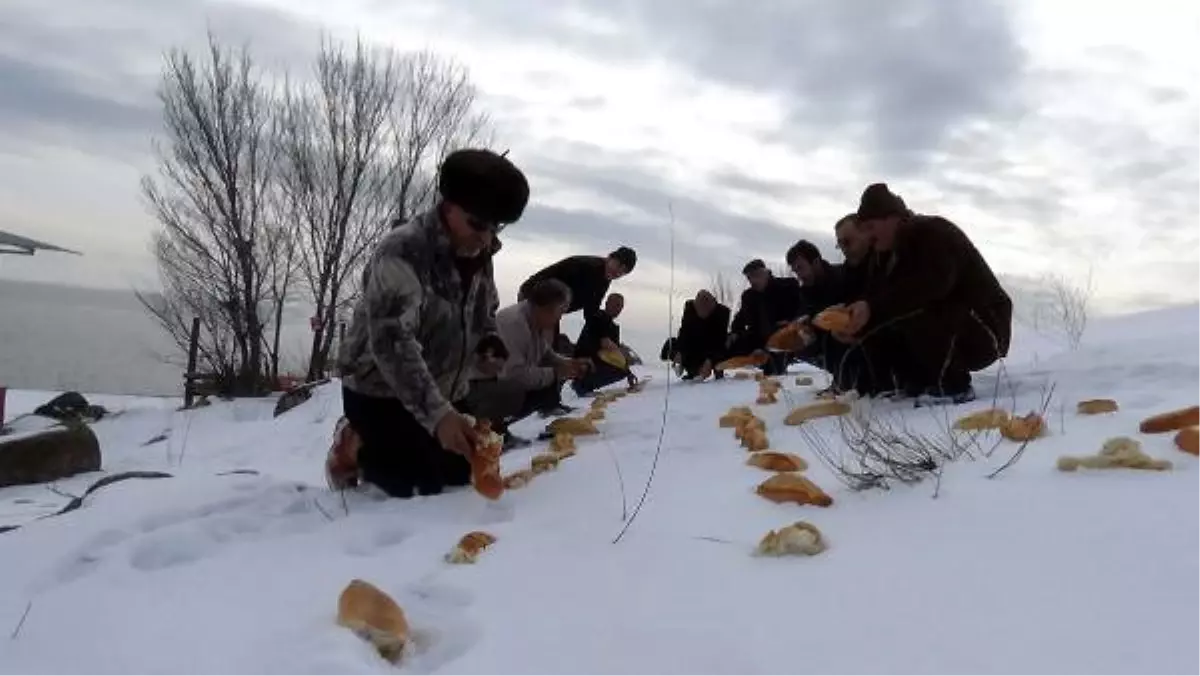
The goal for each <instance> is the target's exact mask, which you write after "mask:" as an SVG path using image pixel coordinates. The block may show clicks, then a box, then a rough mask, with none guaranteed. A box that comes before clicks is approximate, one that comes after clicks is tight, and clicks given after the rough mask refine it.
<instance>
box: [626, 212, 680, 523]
mask: <svg viewBox="0 0 1200 676" xmlns="http://www.w3.org/2000/svg"><path fill="white" fill-rule="evenodd" d="M667 213H668V214H670V216H671V222H670V231H669V232H670V237H671V284H670V287H669V289H668V291H667V339H668V340H669V339H670V338H671V331H672V330H673V329H674V328H675V209H674V207H673V206H672V204H671V202H667ZM665 370H666V372H667V373H666V375H667V390H666V392H665V393H664V394H663V408H662V421H661V422H660V424H659V428H658V444H657V445H656V446H655V447H654V460H653V461H652V462H651V463H650V475H649V476H647V477H646V485H645V487H643V488H642V496H641V497H640V498H638V502H637V504H636V505H634V507H633V514H630V515H629V520H628V521H626V522H625V525H624V526H622V527H621V532H619V533H617V537H615V538H613V541H612V543H613V544H614V545H615V544H617V543H618V542H620V541H621V538H622V537H624V536H625V533H626V531H628V530H629V527H630V526H632V525H633V522H634V520H635V519H637V517H638V514H640V513H641V511H642V505H644V504H645V503H646V496H647V495H649V494H650V484H652V483H654V472H655V470H657V469H658V457H659V455H661V454H662V444H663V435H665V434H666V431H667V413H668V412H669V411H670V408H671V361H670V360H669V359H668V360H667V361H666V366H665ZM614 457H615V456H614Z"/></svg>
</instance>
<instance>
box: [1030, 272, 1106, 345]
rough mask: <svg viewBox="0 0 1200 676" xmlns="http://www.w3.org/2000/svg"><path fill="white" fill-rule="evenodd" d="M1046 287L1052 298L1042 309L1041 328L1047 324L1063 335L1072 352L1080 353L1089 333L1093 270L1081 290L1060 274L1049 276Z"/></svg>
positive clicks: (1045, 282)
mask: <svg viewBox="0 0 1200 676" xmlns="http://www.w3.org/2000/svg"><path fill="white" fill-rule="evenodd" d="M1044 284H1045V289H1046V290H1047V292H1048V293H1049V298H1048V300H1047V302H1046V303H1045V304H1043V305H1042V306H1040V307H1039V310H1040V311H1041V313H1042V317H1041V324H1042V325H1047V324H1048V325H1049V326H1050V327H1052V328H1053V329H1055V330H1057V331H1059V332H1060V333H1062V335H1063V337H1064V338H1065V339H1066V341H1067V345H1068V346H1070V348H1071V349H1072V350H1077V349H1079V344H1080V342H1081V341H1082V340H1083V333H1084V331H1085V330H1087V323H1088V309H1089V306H1090V305H1091V301H1092V289H1093V287H1092V270H1091V269H1090V268H1089V269H1088V274H1087V280H1086V281H1085V282H1084V284H1083V285H1082V286H1077V285H1075V284H1073V283H1071V281H1070V280H1068V279H1067V278H1066V277H1063V276H1062V275H1057V274H1051V275H1046V277H1045V280H1044Z"/></svg>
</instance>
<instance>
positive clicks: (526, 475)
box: [504, 469, 537, 490]
mask: <svg viewBox="0 0 1200 676" xmlns="http://www.w3.org/2000/svg"><path fill="white" fill-rule="evenodd" d="M535 476H537V474H535V473H534V472H533V470H532V469H519V470H517V471H515V472H513V473H512V474H509V475H508V476H506V477H504V487H505V488H506V489H508V490H512V489H514V488H523V487H525V486H528V485H529V482H530V481H533V477H535Z"/></svg>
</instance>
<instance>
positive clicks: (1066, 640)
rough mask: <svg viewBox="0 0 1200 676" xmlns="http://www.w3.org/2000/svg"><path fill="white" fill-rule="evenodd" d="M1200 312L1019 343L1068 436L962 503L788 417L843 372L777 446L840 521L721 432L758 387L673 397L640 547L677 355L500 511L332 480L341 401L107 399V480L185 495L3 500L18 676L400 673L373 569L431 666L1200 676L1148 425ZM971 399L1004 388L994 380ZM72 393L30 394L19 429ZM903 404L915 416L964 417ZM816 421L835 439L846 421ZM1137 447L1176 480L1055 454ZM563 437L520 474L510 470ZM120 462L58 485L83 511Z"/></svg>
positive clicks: (474, 501) (1181, 476) (960, 487)
mask: <svg viewBox="0 0 1200 676" xmlns="http://www.w3.org/2000/svg"><path fill="white" fill-rule="evenodd" d="M1198 320H1200V311H1198V308H1197V307H1196V306H1189V307H1185V308H1176V309H1171V310H1165V311H1158V312H1154V313H1148V314H1145V315H1142V316H1138V317H1124V318H1119V319H1112V320H1101V321H1095V322H1094V323H1093V326H1091V327H1090V328H1089V334H1088V336H1087V340H1085V344H1084V346H1083V348H1082V349H1081V350H1079V351H1077V352H1072V353H1061V354H1059V355H1057V356H1053V355H1051V354H1050V349H1051V348H1050V347H1049V346H1047V345H1046V344H1044V343H1038V342H1037V341H1035V340H1032V339H1029V340H1024V341H1022V342H1019V343H1018V344H1017V345H1015V346H1014V354H1013V358H1012V359H1010V360H1009V363H1008V364H1007V371H1008V372H1007V375H1005V376H1003V377H1001V379H1000V386H1001V390H1002V392H1003V394H1002V401H1003V403H1009V404H1011V402H1012V397H1013V396H1014V395H1015V398H1016V404H1017V406H1016V408H1017V410H1018V412H1022V413H1023V412H1026V411H1028V410H1030V409H1033V408H1036V407H1038V405H1039V402H1040V399H1041V396H1042V392H1043V389H1044V388H1045V387H1046V386H1048V385H1049V384H1050V383H1054V384H1055V385H1056V391H1055V397H1054V401H1053V403H1052V404H1051V406H1050V414H1049V416H1048V417H1049V418H1050V423H1051V427H1052V433H1051V435H1050V436H1048V437H1046V438H1043V439H1040V440H1037V441H1035V442H1033V443H1032V444H1031V445H1030V446H1029V448H1028V449H1027V451H1026V453H1025V455H1024V456H1023V458H1022V459H1021V460H1020V462H1019V463H1017V464H1016V465H1015V466H1013V467H1012V468H1011V469H1010V470H1008V471H1007V472H1005V473H1004V474H1002V475H1000V477H999V478H996V479H994V480H989V479H986V478H984V477H985V475H986V474H988V473H989V472H990V471H991V470H992V469H993V468H995V467H996V466H998V465H1000V464H1001V463H1003V462H1004V461H1005V460H1007V459H1008V457H1009V456H1010V455H1011V453H1012V451H1013V450H1015V449H1016V445H1015V444H1012V443H1011V442H1004V443H1003V444H1002V445H1001V446H1000V447H999V448H998V450H997V451H996V452H995V454H994V455H993V456H992V457H991V458H990V459H980V460H977V461H969V460H964V461H961V462H959V463H957V464H956V465H954V466H953V467H952V468H950V469H949V470H948V471H947V472H946V473H945V476H944V477H943V479H942V482H941V487H940V494H939V496H938V497H937V499H933V498H932V497H931V495H932V493H933V487H932V485H930V484H928V483H927V484H922V485H918V486H915V487H905V488H898V489H894V490H892V491H890V492H879V491H872V492H865V493H852V492H850V491H848V490H847V489H845V488H843V487H842V486H841V485H840V484H838V482H837V481H836V480H835V479H834V477H833V475H832V474H831V472H830V471H829V469H828V468H826V467H825V466H823V465H822V464H821V463H820V462H819V461H818V459H817V458H816V457H815V454H814V453H813V452H812V451H811V449H809V448H808V447H807V445H806V444H805V441H804V438H803V436H802V435H801V433H800V431H799V430H798V429H797V428H789V427H784V426H783V425H782V424H781V419H782V417H783V416H784V415H785V414H786V412H787V410H788V407H789V404H796V403H802V402H804V401H807V400H809V399H811V397H812V392H813V391H814V390H815V389H816V387H817V386H820V385H823V384H824V383H823V379H821V378H818V379H817V382H816V384H815V385H814V386H813V387H798V386H795V385H793V384H792V379H791V378H787V379H786V380H785V383H786V385H787V389H786V392H787V395H786V397H785V398H783V399H781V401H780V403H779V404H777V405H774V406H766V407H755V408H756V410H757V411H758V413H759V415H761V416H762V417H764V418H765V419H766V420H767V423H768V431H769V433H770V437H771V441H772V447H773V448H774V449H776V450H783V451H791V452H795V453H798V454H799V455H801V456H802V457H804V458H805V459H807V460H808V461H809V463H810V464H811V465H812V467H811V469H810V470H809V472H808V475H809V476H810V477H812V478H813V479H814V480H815V481H816V482H817V483H818V484H820V485H821V486H822V487H824V488H825V489H826V490H827V491H829V492H830V493H831V494H832V495H833V497H834V500H835V503H834V505H833V506H832V507H830V508H828V509H819V508H815V507H797V506H795V505H776V504H773V503H770V502H767V501H766V500H764V499H762V498H760V497H758V496H756V495H755V494H754V492H753V489H754V486H755V485H756V484H757V483H758V482H760V481H762V480H763V479H765V478H767V476H769V475H767V474H766V473H764V472H762V471H760V470H757V469H753V468H750V467H747V466H745V465H744V461H745V458H746V452H745V451H743V450H741V449H740V448H739V447H738V445H737V442H736V441H735V440H734V439H733V438H732V435H731V434H730V430H725V429H718V428H717V425H716V418H717V416H718V415H719V414H720V413H721V412H723V411H724V410H725V409H727V408H728V407H730V406H733V405H738V404H750V403H752V401H753V399H754V395H755V385H754V383H753V382H747V381H733V380H726V381H724V382H721V383H708V384H702V385H683V384H674V385H672V387H671V388H670V397H669V415H668V416H667V424H666V429H665V435H664V436H665V438H664V440H663V445H662V452H661V457H660V460H659V464H658V468H657V474H656V477H655V480H654V482H653V484H652V486H651V488H650V492H649V497H648V498H647V500H646V504H645V507H644V508H643V510H642V512H641V515H640V516H639V517H638V519H637V520H636V521H635V522H634V524H633V525H632V527H631V528H630V530H629V531H628V533H627V534H626V535H625V537H624V538H623V539H622V540H621V542H620V543H619V544H616V545H613V544H611V541H612V539H613V538H614V536H615V535H616V534H617V532H618V531H619V530H620V529H621V526H622V511H623V506H622V503H623V502H625V503H627V506H628V508H629V509H632V507H633V505H634V504H635V503H636V502H637V499H638V497H639V495H640V494H641V492H642V489H643V487H644V486H645V484H646V478H647V475H648V473H649V470H650V466H651V462H652V460H653V457H654V451H655V447H656V443H657V439H658V435H659V430H660V421H661V419H662V410H663V402H664V394H665V393H666V392H667V389H666V383H665V380H664V375H663V373H662V371H661V369H658V370H657V371H656V375H655V378H654V380H653V381H652V382H651V384H650V386H649V387H648V388H647V390H646V391H645V392H644V393H642V394H639V395H636V396H632V397H629V398H626V399H624V400H622V401H619V402H617V403H615V404H613V405H612V406H611V407H610V408H609V413H608V419H607V420H605V421H603V422H602V423H600V425H601V428H602V431H603V434H602V435H601V436H600V437H592V438H581V439H580V440H579V453H578V455H577V456H576V457H574V458H572V459H569V460H567V461H565V462H564V463H563V464H562V465H561V467H560V468H559V469H558V470H557V471H555V472H552V473H550V474H546V475H543V476H541V477H538V478H537V479H536V480H535V481H534V482H533V484H531V485H530V486H528V487H526V488H524V489H521V490H517V491H511V492H509V493H507V494H506V495H505V496H504V497H503V498H502V499H501V500H500V501H498V502H497V503H488V502H487V501H485V500H483V499H482V498H481V497H479V496H478V495H476V494H475V493H474V492H473V491H471V490H469V489H468V490H463V491H458V492H455V493H451V494H446V495H443V496H438V497H433V498H419V499H417V500H413V501H379V500H375V499H372V498H370V497H369V496H364V495H352V496H349V498H348V499H347V500H345V501H344V502H343V500H342V499H341V498H340V497H339V496H338V495H335V494H332V493H330V492H329V491H328V490H327V489H325V488H324V484H323V479H322V474H321V467H322V459H323V456H324V453H325V451H326V448H327V447H328V443H329V436H330V431H331V428H332V426H333V424H334V422H335V421H336V419H337V417H338V413H339V410H340V406H339V402H338V393H337V390H336V389H326V390H324V391H322V392H320V393H319V394H318V396H316V397H314V399H313V400H312V401H310V402H308V403H307V404H305V405H303V406H301V407H300V408H297V409H296V410H294V411H292V412H291V413H289V414H287V415H285V416H283V417H282V418H279V419H272V418H271V405H272V404H271V402H253V401H239V402H233V403H228V404H217V405H214V406H212V407H211V408H208V409H202V410H199V411H196V412H194V413H186V414H185V413H178V412H175V411H174V409H173V406H174V405H175V404H176V402H171V401H168V400H158V399H131V398H104V397H100V398H97V399H96V402H97V403H101V404H104V405H108V406H111V407H113V408H116V409H118V410H121V411H122V412H121V413H120V414H119V415H117V416H114V417H113V418H111V419H108V420H105V421H102V422H100V423H98V424H97V425H96V427H95V429H96V431H97V433H98V435H99V436H100V439H101V442H102V446H103V449H104V458H105V459H104V465H105V467H104V471H105V472H106V473H111V472H118V471H123V470H129V469H158V470H165V471H168V472H171V473H172V474H173V475H174V477H173V478H168V479H158V480H130V481H126V482H123V483H119V484H115V485H112V486H109V487H107V488H104V489H101V490H100V491H99V492H97V493H96V494H94V495H92V496H90V497H89V498H88V499H87V501H86V503H85V505H84V507H83V508H81V509H79V510H76V511H74V512H71V513H69V514H65V515H63V516H58V517H53V518H48V519H44V520H34V519H35V517H37V516H39V515H42V514H45V513H47V512H51V511H54V510H55V509H57V508H58V507H60V506H61V505H62V504H63V503H64V502H65V501H66V500H67V498H65V497H62V496H61V495H59V494H57V493H56V492H53V491H51V490H49V489H47V488H46V487H16V488H6V489H0V525H5V524H24V526H23V527H22V528H20V529H19V530H15V531H12V532H9V533H5V534H0V562H3V563H2V565H0V571H2V574H0V671H3V672H23V673H41V672H88V673H111V672H142V673H146V672H157V673H219V672H240V673H285V672H286V673H315V672H324V673H370V672H380V671H387V670H390V669H392V668H393V667H391V666H390V665H388V664H386V663H384V662H382V661H381V660H380V659H379V658H378V657H376V656H375V655H374V654H373V653H372V652H371V651H370V649H369V648H368V647H367V646H366V645H365V644H363V643H362V642H360V641H359V640H358V639H357V638H355V637H354V636H352V635H350V634H349V633H348V632H347V631H345V630H342V629H340V628H338V627H337V626H335V624H334V621H333V620H334V614H335V608H336V605H335V604H336V599H337V595H338V593H339V592H340V590H341V589H342V587H343V586H344V585H345V584H346V583H347V582H348V581H349V580H350V579H351V578H353V577H362V578H364V579H367V580H369V581H371V582H373V583H375V584H377V585H378V586H380V587H382V588H383V589H384V590H386V591H387V592H389V593H391V594H392V595H393V596H394V597H395V598H396V599H397V600H398V601H399V603H400V604H401V605H402V606H403V607H404V609H405V611H406V613H407V614H408V616H409V619H410V622H412V624H413V625H414V627H415V629H416V632H417V637H418V639H419V641H418V649H417V651H416V653H415V654H414V655H413V656H412V657H411V658H409V659H408V660H407V661H406V662H405V663H403V664H402V665H401V667H400V669H401V670H402V671H406V672H418V673H421V672H436V671H449V672H456V673H513V672H519V673H543V672H556V673H579V672H587V673H632V672H637V673H657V672H673V673H684V672H686V673H713V672H722V673H723V672H738V673H768V672H769V673H779V672H783V673H798V672H815V673H830V672H838V673H844V672H873V673H880V672H886V673H922V672H927V673H964V672H965V673H983V672H988V673H1013V672H1038V673H1134V672H1136V673H1196V672H1197V671H1198V670H1200V660H1198V653H1200V648H1198V645H1200V639H1198V637H1200V627H1198V608H1200V588H1198V578H1200V560H1198V559H1200V526H1198V511H1197V497H1198V496H1197V493H1198V483H1197V462H1196V459H1195V458H1193V457H1192V456H1189V455H1185V454H1183V453H1180V452H1179V451H1177V450H1175V448H1174V447H1173V445H1172V443H1171V435H1157V436H1150V435H1139V434H1137V422H1138V421H1139V420H1140V419H1141V418H1143V417H1145V416H1147V415H1149V414H1152V413H1157V412H1161V411H1164V410H1167V409H1172V408H1176V407H1180V406H1185V405H1190V404H1194V403H1196V401H1197V391H1198V388H1200V368H1198V356H1197V348H1198V343H1200V337H1198V335H1197V334H1198V331H1197V325H1198ZM976 382H977V387H978V389H979V390H980V392H981V396H982V395H983V394H985V393H988V392H990V391H991V390H992V389H994V388H995V387H996V383H997V376H996V375H995V374H994V373H992V372H989V373H985V374H982V375H980V376H979V377H978V378H977V381H976ZM1092 397H1112V398H1115V399H1117V400H1118V401H1119V403H1120V405H1121V411H1120V412H1118V413H1116V414H1112V415H1107V416H1099V417H1093V418H1082V417H1079V416H1076V415H1075V413H1074V405H1075V402H1076V401H1078V400H1079V399H1083V398H1092ZM47 398H48V394H47V393H21V392H17V393H10V401H9V417H10V418H11V417H13V416H15V415H18V414H20V413H23V412H27V411H29V410H32V409H33V408H34V407H35V406H36V405H37V404H40V403H42V402H43V401H45V400H46V399H47ZM986 405H987V402H982V401H981V402H977V403H975V404H969V405H965V406H962V407H958V408H957V409H956V410H954V411H952V413H953V415H961V414H963V413H966V412H969V411H972V410H976V409H979V408H984V407H986ZM895 410H897V411H899V410H900V409H898V408H897V409H895ZM904 415H905V416H906V417H907V418H908V420H909V423H910V424H911V425H912V426H913V427H914V428H922V429H932V428H933V427H936V426H937V425H938V424H939V423H938V418H937V416H935V415H931V414H929V413H927V412H923V411H913V410H911V409H908V410H907V411H906V412H905V413H904ZM537 424H538V421H531V422H529V423H528V424H526V425H524V426H522V427H521V428H519V430H518V431H521V432H525V433H528V432H530V431H531V430H533V428H534V427H535V426H536V425H537ZM812 425H813V429H814V430H816V431H819V432H821V433H822V434H824V435H826V437H827V439H828V440H829V442H830V443H831V444H834V446H835V448H836V445H837V444H838V443H839V442H838V436H837V434H836V430H837V424H836V423H835V422H833V421H830V420H825V421H819V422H816V423H812ZM159 435H165V436H166V439H165V440H163V441H159V442H157V443H152V444H149V445H145V442H147V441H149V440H150V439H152V438H154V437H156V436H159ZM1115 435H1130V436H1134V437H1135V438H1138V439H1140V440H1141V441H1142V443H1143V445H1144V449H1145V450H1146V451H1147V452H1148V453H1149V454H1150V455H1152V456H1154V457H1159V458H1167V459H1169V460H1171V461H1172V462H1173V463H1175V469H1174V470H1173V471H1171V472H1166V473H1156V472H1137V471H1128V470H1116V471H1109V472H1078V473H1075V474H1063V473H1060V472H1058V471H1056V470H1055V469H1054V463H1055V460H1056V458H1057V457H1058V456H1059V455H1061V454H1065V453H1070V454H1088V453H1094V452H1095V451H1097V450H1099V447H1100V444H1101V443H1102V442H1103V441H1104V440H1105V439H1106V438H1108V437H1110V436H1115ZM540 450H542V449H540V448H537V447H535V448H534V449H531V450H527V451H522V452H517V453H513V454H511V455H507V456H505V457H504V460H503V462H504V465H505V468H506V470H511V469H515V468H518V467H519V466H522V465H524V464H526V463H527V462H528V460H529V457H530V456H531V455H532V454H533V453H534V452H537V451H540ZM618 467H619V468H620V472H621V475H622V476H623V483H624V487H623V488H622V486H621V482H620V481H619V480H618V474H617V468H618ZM235 469H242V470H255V471H257V472H258V473H257V474H228V472H229V471H230V470H235ZM99 476H101V474H95V475H88V476H80V477H75V478H72V479H69V480H66V481H62V482H60V483H59V484H58V485H57V486H56V487H55V489H56V490H57V491H60V492H62V493H71V494H78V493H79V492H81V491H82V490H83V488H85V487H86V486H87V485H89V484H90V483H92V482H93V481H95V480H96V479H97V478H99ZM622 491H624V498H622ZM797 519H806V520H809V521H811V522H813V523H815V524H816V525H817V526H819V527H820V528H821V529H822V531H823V532H824V534H825V536H826V538H827V539H828V541H829V543H830V548H829V549H828V551H826V552H825V553H823V554H821V555H819V556H817V557H815V558H807V559H796V558H791V559H760V558H755V557H752V556H751V554H750V553H751V550H752V549H753V547H754V545H755V544H756V542H757V541H758V539H759V538H760V537H761V536H762V534H763V533H764V532H766V531H767V530H768V529H771V528H778V527H780V526H783V525H786V524H788V523H791V522H792V521H795V520H797ZM474 529H483V530H487V531H489V532H491V533H493V534H494V535H496V537H497V538H498V541H497V543H496V544H495V545H493V546H492V547H491V548H490V549H489V550H487V551H486V552H485V553H484V554H483V555H482V556H481V558H480V560H479V562H478V563H477V564H475V565H474V566H469V565H468V566H452V565H450V564H446V563H444V562H443V560H442V556H443V554H444V553H445V552H447V551H448V550H449V549H450V548H451V547H452V546H453V544H454V543H455V542H456V541H457V539H458V538H459V536H461V535H462V534H464V533H466V532H467V531H470V530H474ZM23 616H24V619H23V621H22V617H23ZM10 634H15V637H13V638H11V639H10V638H9V636H10Z"/></svg>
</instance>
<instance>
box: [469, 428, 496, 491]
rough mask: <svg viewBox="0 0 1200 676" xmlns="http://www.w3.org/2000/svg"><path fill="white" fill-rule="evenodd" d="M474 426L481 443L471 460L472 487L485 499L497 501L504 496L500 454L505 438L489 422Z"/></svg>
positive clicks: (477, 445) (476, 447)
mask: <svg viewBox="0 0 1200 676" xmlns="http://www.w3.org/2000/svg"><path fill="white" fill-rule="evenodd" d="M474 424H475V432H476V433H477V434H478V435H479V442H478V444H476V446H475V452H474V453H472V454H471V458H470V464H471V485H472V486H474V487H475V490H476V492H478V493H479V494H480V495H482V496H483V497H485V498H487V499H489V500H496V499H499V497H500V496H501V495H503V494H504V481H503V480H502V479H501V478H500V453H501V451H503V450H504V437H502V436H500V435H499V434H496V433H495V432H493V431H492V425H491V423H490V422H489V421H487V420H476V421H475V423H474Z"/></svg>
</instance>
